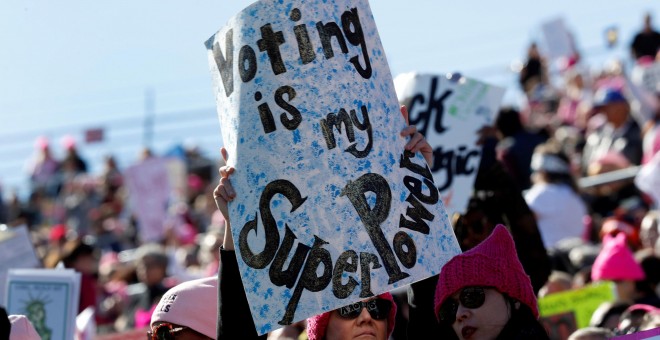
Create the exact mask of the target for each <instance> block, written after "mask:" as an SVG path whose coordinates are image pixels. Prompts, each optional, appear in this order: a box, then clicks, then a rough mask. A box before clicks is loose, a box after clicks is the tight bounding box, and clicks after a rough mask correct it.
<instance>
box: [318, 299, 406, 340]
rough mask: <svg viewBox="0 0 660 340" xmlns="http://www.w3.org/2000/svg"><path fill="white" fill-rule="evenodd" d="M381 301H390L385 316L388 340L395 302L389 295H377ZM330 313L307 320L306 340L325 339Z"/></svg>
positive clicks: (393, 317) (392, 326)
mask: <svg viewBox="0 0 660 340" xmlns="http://www.w3.org/2000/svg"><path fill="white" fill-rule="evenodd" d="M378 297H379V298H381V299H386V300H390V301H392V309H390V314H389V315H388V316H387V337H388V338H389V337H390V335H392V331H393V330H394V322H395V319H396V302H394V298H393V297H392V294H390V293H384V294H380V295H378ZM331 313H332V311H330V312H325V313H323V314H319V315H315V316H312V317H311V318H309V319H307V338H308V339H309V340H322V339H325V333H326V331H327V330H328V323H329V322H330V314H331Z"/></svg>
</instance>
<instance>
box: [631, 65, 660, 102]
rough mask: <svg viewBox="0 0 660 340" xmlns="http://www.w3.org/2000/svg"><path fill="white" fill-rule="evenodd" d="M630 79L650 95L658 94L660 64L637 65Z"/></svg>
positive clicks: (659, 88) (659, 87)
mask: <svg viewBox="0 0 660 340" xmlns="http://www.w3.org/2000/svg"><path fill="white" fill-rule="evenodd" d="M630 78H631V79H632V81H633V83H635V84H636V85H639V86H641V87H642V88H643V89H644V90H646V91H648V92H649V93H651V94H653V93H658V92H660V63H653V64H650V65H635V67H633V69H632V72H631V76H630Z"/></svg>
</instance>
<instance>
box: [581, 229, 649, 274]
mask: <svg viewBox="0 0 660 340" xmlns="http://www.w3.org/2000/svg"><path fill="white" fill-rule="evenodd" d="M645 277H646V275H645V274H644V270H642V266H641V265H640V264H639V263H637V262H636V261H635V258H634V257H633V254H632V252H631V251H630V249H628V245H627V244H626V235H625V234H623V233H619V234H617V235H616V236H614V237H612V236H611V235H606V236H605V238H604V239H603V249H602V250H601V251H600V253H599V254H598V257H596V261H595V262H594V265H593V267H592V268H591V279H592V280H593V281H598V280H635V281H637V280H643V279H644V278H645Z"/></svg>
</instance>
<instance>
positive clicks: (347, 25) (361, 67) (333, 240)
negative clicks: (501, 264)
mask: <svg viewBox="0 0 660 340" xmlns="http://www.w3.org/2000/svg"><path fill="white" fill-rule="evenodd" d="M206 46H207V49H208V56H209V63H210V66H211V73H212V75H213V80H214V86H215V94H216V101H217V108H218V116H219V119H220V125H221V129H222V136H223V138H224V146H225V147H226V148H227V150H228V152H229V157H230V158H229V159H228V161H227V163H228V164H229V165H232V166H234V167H235V168H236V172H235V174H234V175H232V184H233V185H234V187H235V189H236V192H237V193H238V195H237V198H236V200H234V201H233V202H232V203H231V204H230V205H229V214H230V218H231V221H232V226H233V228H232V233H233V237H234V241H235V248H236V252H237V259H238V263H239V267H240V271H241V277H242V280H243V284H244V286H245V293H246V294H247V298H248V301H249V304H250V309H251V311H252V316H253V318H254V321H255V325H256V327H257V332H258V333H260V334H264V333H266V332H268V331H270V330H273V329H275V328H277V327H279V326H278V325H286V324H290V323H292V322H295V321H298V320H301V319H304V318H307V317H309V316H312V315H316V314H319V313H322V312H325V311H329V310H333V309H335V308H338V307H340V306H343V305H346V304H349V303H352V302H355V301H359V300H361V299H364V298H367V297H369V296H373V295H376V294H380V293H383V292H386V291H389V290H392V289H394V288H396V287H400V286H403V285H406V284H409V283H412V282H414V281H418V280H421V279H423V278H426V277H428V276H431V275H434V274H436V273H438V272H439V271H440V268H441V267H442V265H443V264H444V263H445V262H447V261H448V260H449V259H450V258H451V257H452V256H454V255H456V254H457V253H459V252H460V248H459V246H458V242H457V241H456V239H455V237H454V234H453V231H452V229H451V226H450V225H449V222H448V218H447V214H446V213H445V212H444V209H443V206H442V202H441V201H440V198H439V195H438V191H437V190H436V189H435V184H433V177H432V175H431V172H430V170H429V168H428V166H427V165H426V163H425V161H424V159H423V157H422V156H421V155H415V154H412V153H409V152H404V145H405V143H406V140H405V139H404V138H402V137H401V136H400V134H399V133H400V131H401V130H402V129H403V128H404V127H405V122H404V120H403V118H402V116H401V113H400V110H399V104H398V102H397V98H396V93H395V92H394V85H393V83H392V77H391V74H390V72H389V69H388V65H387V61H386V59H385V52H384V50H383V47H382V45H381V42H380V39H379V37H378V32H377V30H376V26H375V23H374V19H373V16H372V13H371V9H370V8H369V5H368V3H367V1H366V0H359V1H348V0H338V1H327V0H318V1H307V0H306V1H301V0H298V1H276V0H268V1H265V0H264V1H259V2H257V3H255V4H253V5H251V6H249V7H247V8H246V9H244V10H243V11H242V12H240V13H239V14H238V15H236V16H235V17H234V18H233V19H231V20H230V21H229V23H228V24H227V25H226V26H225V27H224V28H223V29H221V30H220V31H218V32H217V33H216V34H215V35H214V36H213V37H211V38H210V39H209V40H208V41H207V42H206Z"/></svg>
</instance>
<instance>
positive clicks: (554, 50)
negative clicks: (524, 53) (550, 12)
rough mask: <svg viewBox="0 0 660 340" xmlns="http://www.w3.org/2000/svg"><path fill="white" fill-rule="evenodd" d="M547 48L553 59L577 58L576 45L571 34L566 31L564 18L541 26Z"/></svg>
mask: <svg viewBox="0 0 660 340" xmlns="http://www.w3.org/2000/svg"><path fill="white" fill-rule="evenodd" d="M541 31H542V32H543V38H544V42H545V47H546V48H547V51H548V55H549V57H550V58H551V59H558V58H561V57H571V56H575V55H576V54H577V52H576V51H575V44H574V41H573V37H572V36H571V33H570V32H569V31H568V29H566V24H565V23H564V19H563V18H556V19H553V20H549V21H546V22H544V23H543V24H542V25H541Z"/></svg>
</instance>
